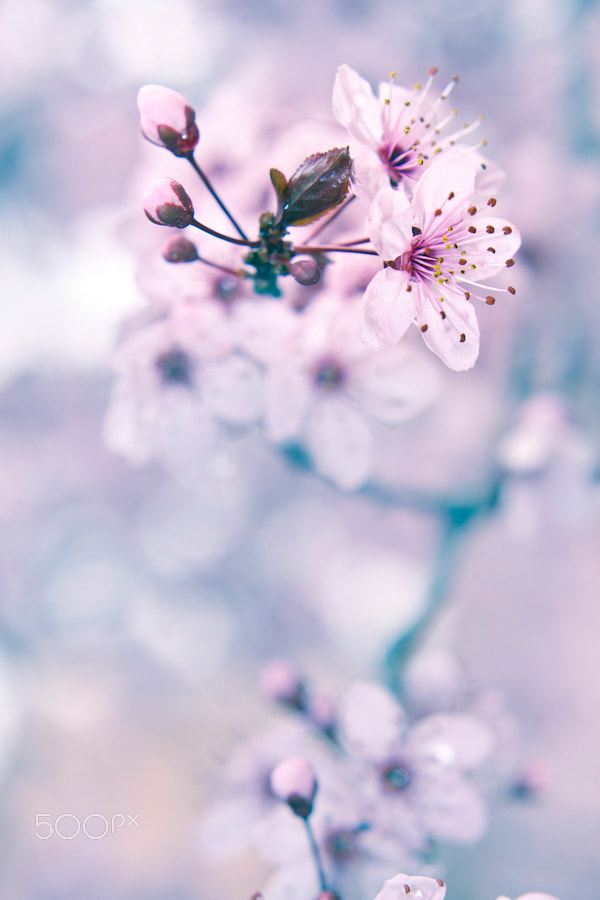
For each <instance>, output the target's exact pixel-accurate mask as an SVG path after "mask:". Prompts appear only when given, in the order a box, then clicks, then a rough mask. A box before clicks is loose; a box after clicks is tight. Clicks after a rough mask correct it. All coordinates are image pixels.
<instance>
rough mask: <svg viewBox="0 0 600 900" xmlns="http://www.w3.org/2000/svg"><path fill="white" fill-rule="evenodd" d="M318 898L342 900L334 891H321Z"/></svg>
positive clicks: (319, 899)
mask: <svg viewBox="0 0 600 900" xmlns="http://www.w3.org/2000/svg"><path fill="white" fill-rule="evenodd" d="M316 900H340V898H339V896H338V894H336V893H335V892H334V891H321V893H320V894H319V895H318V897H317V898H316Z"/></svg>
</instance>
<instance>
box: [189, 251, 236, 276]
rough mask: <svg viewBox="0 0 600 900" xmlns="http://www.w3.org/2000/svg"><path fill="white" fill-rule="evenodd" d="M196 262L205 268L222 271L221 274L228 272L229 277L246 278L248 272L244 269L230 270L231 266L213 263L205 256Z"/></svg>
mask: <svg viewBox="0 0 600 900" xmlns="http://www.w3.org/2000/svg"><path fill="white" fill-rule="evenodd" d="M196 262H201V263H204V265H205V266H210V267H211V269H220V271H221V272H227V274H228V275H235V277H236V278H245V277H246V272H245V271H244V270H243V269H230V268H229V266H222V265H221V263H215V262H211V261H210V260H208V259H204V257H203V256H199V257H198V259H197V260H196Z"/></svg>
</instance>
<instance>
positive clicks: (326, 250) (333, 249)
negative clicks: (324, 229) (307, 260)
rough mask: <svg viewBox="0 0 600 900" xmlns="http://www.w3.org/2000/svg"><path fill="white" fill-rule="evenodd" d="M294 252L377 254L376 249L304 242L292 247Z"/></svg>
mask: <svg viewBox="0 0 600 900" xmlns="http://www.w3.org/2000/svg"><path fill="white" fill-rule="evenodd" d="M361 243H362V241H361ZM294 253H365V254H367V255H368V256H379V254H378V253H377V251H376V250H355V249H354V248H353V247H340V246H333V247H307V246H306V245H305V244H301V245H299V246H297V247H294Z"/></svg>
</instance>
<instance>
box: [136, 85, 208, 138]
mask: <svg viewBox="0 0 600 900" xmlns="http://www.w3.org/2000/svg"><path fill="white" fill-rule="evenodd" d="M137 103H138V109H139V111H140V125H141V127H142V134H143V135H144V137H145V138H147V140H149V141H151V143H153V144H158V146H159V147H166V148H167V150H170V151H171V153H174V154H175V156H185V155H186V154H188V153H190V152H191V151H192V150H193V149H194V147H195V146H196V144H197V143H198V139H199V137H200V135H199V133H198V127H197V125H196V122H195V118H196V113H195V112H194V110H193V109H192V107H191V106H190V105H189V103H188V102H187V100H186V99H185V97H183V96H182V95H181V94H179V93H178V92H177V91H173V90H171V88H166V87H162V86H161V85H159V84H145V85H144V87H142V88H140V90H139V91H138V97H137Z"/></svg>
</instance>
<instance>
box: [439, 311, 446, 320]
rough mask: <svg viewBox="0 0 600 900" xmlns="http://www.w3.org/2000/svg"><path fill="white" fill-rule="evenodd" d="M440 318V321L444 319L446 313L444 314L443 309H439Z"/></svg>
mask: <svg viewBox="0 0 600 900" xmlns="http://www.w3.org/2000/svg"><path fill="white" fill-rule="evenodd" d="M440 316H441V317H442V319H445V318H446V313H445V312H444V310H443V309H440Z"/></svg>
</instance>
